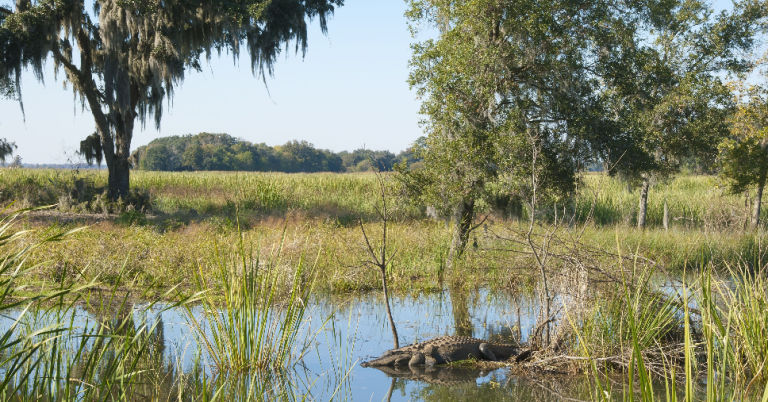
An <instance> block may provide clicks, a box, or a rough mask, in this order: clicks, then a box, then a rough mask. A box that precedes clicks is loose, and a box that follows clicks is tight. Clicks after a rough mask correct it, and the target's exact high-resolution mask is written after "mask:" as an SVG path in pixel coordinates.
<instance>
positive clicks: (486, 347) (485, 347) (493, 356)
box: [479, 342, 499, 362]
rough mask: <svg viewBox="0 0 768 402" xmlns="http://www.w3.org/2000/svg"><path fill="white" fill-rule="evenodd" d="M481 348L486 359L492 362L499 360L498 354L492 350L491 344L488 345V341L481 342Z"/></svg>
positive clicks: (481, 352)
mask: <svg viewBox="0 0 768 402" xmlns="http://www.w3.org/2000/svg"><path fill="white" fill-rule="evenodd" d="M479 349H480V354H482V355H483V357H484V358H485V359H486V360H490V361H492V362H495V361H498V360H499V359H497V358H496V354H494V353H493V350H491V347H490V345H488V344H487V343H485V342H483V343H481V344H480V347H479Z"/></svg>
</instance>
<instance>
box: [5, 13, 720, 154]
mask: <svg viewBox="0 0 768 402" xmlns="http://www.w3.org/2000/svg"><path fill="white" fill-rule="evenodd" d="M9 3H10V1H9V0H0V5H5V6H9ZM729 4H730V1H729V0H717V1H715V3H714V5H715V7H716V8H717V9H722V8H724V7H728V5H729ZM405 8H406V5H405V1H404V0H383V1H382V0H347V1H346V2H345V5H344V6H343V7H341V8H339V9H338V10H337V11H336V14H335V15H334V16H333V17H332V18H331V19H330V21H329V24H328V25H329V27H328V35H327V36H323V35H322V34H321V32H320V29H319V27H318V23H317V21H313V23H312V25H311V30H310V33H309V49H308V52H307V54H306V57H305V58H304V59H302V58H301V55H297V54H295V53H294V52H293V51H292V48H291V51H288V52H285V53H284V55H283V56H282V57H281V59H280V61H279V62H278V63H277V64H276V65H275V74H274V76H273V77H268V79H267V86H266V87H265V85H264V83H263V82H262V81H261V79H259V78H257V77H254V76H253V75H252V74H251V70H250V63H249V60H248V59H247V57H248V56H247V55H244V57H243V59H242V60H241V61H240V62H239V63H238V64H237V65H235V64H233V61H232V58H231V57H230V56H227V55H223V56H222V57H220V58H218V57H216V58H214V59H212V60H211V63H210V64H209V65H205V66H204V71H203V72H201V73H195V72H190V73H189V74H188V76H187V78H186V80H185V81H184V82H183V83H182V84H181V86H180V87H178V88H177V89H176V93H175V96H174V98H173V99H172V100H171V104H169V105H166V107H165V113H164V117H163V120H162V126H161V128H160V130H156V129H155V127H154V123H151V122H150V123H148V124H147V127H146V128H144V129H140V128H139V129H137V130H136V131H135V132H134V137H133V142H132V148H133V149H135V148H136V147H138V146H140V145H144V144H146V143H148V142H150V141H151V140H153V139H154V138H157V137H161V136H168V135H179V134H188V133H193V134H194V133H198V132H202V131H207V132H224V133H228V134H230V135H233V136H235V137H239V138H243V139H245V140H248V141H251V142H265V143H267V144H269V145H279V144H283V143H285V142H287V141H289V140H293V139H299V140H307V141H309V142H311V143H313V144H315V146H317V147H319V148H326V149H331V150H334V151H341V150H353V149H356V148H361V147H365V148H368V149H376V150H378V149H388V150H391V151H393V152H399V151H400V150H402V149H404V148H406V147H407V146H408V145H410V144H411V143H412V142H413V141H414V140H415V139H416V138H418V137H419V136H420V135H422V130H421V128H420V127H419V124H418V121H419V118H420V117H419V114H418V109H419V103H418V101H417V99H416V97H415V94H414V93H413V92H412V91H411V90H410V89H409V88H408V84H407V83H406V80H407V78H408V59H409V57H410V43H411V42H412V38H411V37H410V34H409V33H408V29H407V25H406V21H405V18H404V16H403V13H404V11H405ZM47 71H48V74H47V75H46V81H45V84H41V83H39V82H37V81H36V80H35V78H34V76H33V75H32V74H31V73H29V72H27V73H26V74H24V78H23V82H22V90H23V92H22V93H23V97H24V105H25V110H26V121H24V120H23V118H22V114H21V111H20V109H19V105H18V103H17V102H15V101H11V100H0V138H2V137H5V138H7V139H10V140H11V141H14V142H15V143H16V144H17V145H18V149H17V154H19V155H21V157H22V159H23V161H24V162H25V163H66V162H68V161H77V160H78V157H77V156H76V155H75V153H74V150H75V149H76V148H77V146H78V144H79V141H80V140H82V139H83V138H84V137H85V136H87V135H88V134H90V133H92V132H93V131H94V123H93V119H92V117H91V114H90V112H88V111H87V110H86V111H81V109H80V103H79V101H77V102H75V100H74V97H73V94H72V92H71V90H69V89H63V88H62V82H61V81H60V80H59V81H56V80H55V79H54V77H53V74H52V68H51V66H50V63H49V66H48V70H47Z"/></svg>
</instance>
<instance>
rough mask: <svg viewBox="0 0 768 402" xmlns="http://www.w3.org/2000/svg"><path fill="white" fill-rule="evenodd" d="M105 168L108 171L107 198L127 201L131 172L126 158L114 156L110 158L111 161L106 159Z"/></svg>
mask: <svg viewBox="0 0 768 402" xmlns="http://www.w3.org/2000/svg"><path fill="white" fill-rule="evenodd" d="M107 169H108V171H109V180H108V183H109V191H108V196H109V199H110V200H113V201H115V200H117V199H119V198H122V199H123V201H127V199H128V190H129V188H130V172H131V170H130V164H129V162H128V158H121V157H118V156H115V157H114V158H112V163H109V161H107Z"/></svg>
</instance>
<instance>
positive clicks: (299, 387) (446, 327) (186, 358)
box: [0, 290, 590, 401]
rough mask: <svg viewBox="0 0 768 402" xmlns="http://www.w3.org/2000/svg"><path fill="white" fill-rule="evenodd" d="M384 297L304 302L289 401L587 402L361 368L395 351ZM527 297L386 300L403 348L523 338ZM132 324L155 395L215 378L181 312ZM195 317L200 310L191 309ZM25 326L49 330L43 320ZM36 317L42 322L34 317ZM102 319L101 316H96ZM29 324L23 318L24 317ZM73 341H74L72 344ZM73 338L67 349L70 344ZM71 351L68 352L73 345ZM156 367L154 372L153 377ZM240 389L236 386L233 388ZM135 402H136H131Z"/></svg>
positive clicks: (473, 380)
mask: <svg viewBox="0 0 768 402" xmlns="http://www.w3.org/2000/svg"><path fill="white" fill-rule="evenodd" d="M382 299H383V296H382V295H381V294H380V293H379V292H372V293H368V294H364V295H359V296H353V297H347V298H336V297H326V298H318V297H316V298H314V299H313V300H311V301H310V303H309V306H308V308H307V311H306V313H305V314H306V315H305V324H304V325H303V326H302V329H301V333H300V334H299V336H298V339H300V340H301V339H304V336H303V335H304V334H310V336H311V337H310V339H311V343H310V344H309V345H308V347H307V348H306V349H305V354H304V355H303V358H302V359H301V360H300V361H299V363H297V364H296V365H295V366H293V368H292V369H290V370H289V372H288V373H287V374H286V375H285V376H284V377H281V378H280V379H278V381H281V382H283V384H281V385H278V386H277V387H278V388H280V389H283V390H287V394H288V395H289V397H290V399H294V398H293V397H295V399H302V398H303V397H306V398H307V399H309V400H329V399H333V400H354V401H369V400H371V401H380V400H534V401H549V400H553V401H554V400H563V398H564V397H569V398H576V399H589V398H590V396H589V387H590V385H589V384H588V382H587V379H586V377H585V376H583V375H576V376H544V377H543V378H532V377H530V376H528V377H526V376H516V375H514V374H511V373H510V371H509V369H507V368H501V369H497V370H493V371H490V372H485V371H480V370H476V369H471V368H439V369H436V370H435V371H432V372H422V373H421V375H420V376H418V377H416V376H408V375H403V373H402V372H401V373H398V374H396V375H393V376H389V375H387V374H386V373H385V372H383V371H381V370H379V369H376V368H362V367H360V363H361V362H362V361H365V360H368V359H370V358H373V357H376V356H379V355H381V354H382V353H384V352H385V351H386V350H388V349H390V348H391V347H392V346H393V343H392V333H391V330H390V328H389V326H388V324H387V322H388V321H387V318H386V313H385V307H384V304H383V300H382ZM536 300H537V298H536V297H534V296H525V295H521V294H519V293H518V294H514V293H510V292H490V291H487V290H478V291H473V292H469V293H467V292H454V291H447V290H446V291H444V292H441V293H429V294H421V295H419V296H414V297H410V296H401V297H394V298H393V299H392V309H393V315H394V317H395V319H396V322H397V325H398V332H399V336H400V342H401V346H404V345H407V344H410V343H413V342H416V341H423V340H427V339H430V338H433V337H436V336H442V335H465V336H474V337H477V338H483V339H491V340H495V341H501V342H503V341H509V340H511V339H522V340H523V341H525V340H526V338H527V336H528V335H529V334H530V333H531V331H532V330H533V328H534V326H535V323H536V321H537V317H538V315H539V307H538V303H537V302H536ZM132 308H133V310H132V311H133V319H134V322H136V323H137V324H136V325H139V324H138V323H141V322H144V321H145V318H144V317H146V322H147V323H148V324H149V325H151V324H152V323H156V324H157V327H156V328H157V330H156V331H155V334H156V336H157V340H156V343H157V345H156V348H155V351H156V352H157V350H159V351H160V352H159V355H160V356H162V357H161V359H162V362H160V363H159V364H157V365H156V366H155V368H154V369H153V370H155V371H161V373H159V376H158V377H162V378H158V380H157V383H156V384H155V385H154V387H155V389H157V388H165V389H161V390H160V391H161V392H160V394H161V395H163V394H165V395H171V398H172V399H175V396H173V395H174V394H176V392H177V391H174V390H173V389H172V388H173V387H178V384H177V382H178V381H175V380H174V378H176V377H178V374H175V373H189V372H191V371H193V370H195V368H196V367H197V368H202V370H203V371H204V372H205V373H207V377H209V378H214V377H215V373H214V371H215V370H214V369H213V368H212V367H211V363H210V361H209V359H208V358H207V353H206V351H205V348H200V347H198V344H197V342H198V339H197V338H196V337H195V336H194V331H193V330H192V328H191V326H190V324H189V322H188V318H187V316H186V314H187V313H186V311H185V309H183V308H179V307H174V308H170V309H167V308H164V307H163V306H157V305H156V306H150V307H147V306H142V305H141V304H136V305H134V306H133V307H132ZM76 309H77V310H76V312H75V315H74V316H75V319H74V320H73V322H72V324H73V326H74V327H80V328H82V327H84V326H85V325H88V324H86V323H87V322H91V323H93V322H96V321H99V319H98V317H95V316H94V315H93V314H92V313H90V312H89V311H88V310H87V309H86V308H83V307H77V308H76ZM191 311H192V313H193V314H195V316H202V310H201V307H199V306H197V307H192V308H191ZM17 314H18V312H15V313H14V312H11V313H8V312H7V313H6V314H5V315H4V316H3V319H2V320H3V321H4V322H3V323H2V324H1V325H0V327H2V328H0V329H1V330H4V329H6V328H8V326H9V325H10V324H11V323H12V320H13V317H14V316H16V315H17ZM32 317H38V319H37V321H34V322H31V323H30V325H31V326H33V327H34V326H37V327H42V326H44V325H46V320H45V318H44V317H45V315H44V314H42V315H41V314H40V313H37V314H32ZM40 317H43V318H40ZM101 320H102V321H103V320H104V317H102V318H101ZM27 321H29V319H27ZM72 339H74V340H75V341H73V340H72ZM76 339H80V338H77V337H72V338H70V341H69V342H77V341H76ZM74 346H75V345H71V346H70V347H74ZM157 367H159V368H160V369H159V370H158V368H157ZM238 386H240V385H238ZM138 399H141V398H138Z"/></svg>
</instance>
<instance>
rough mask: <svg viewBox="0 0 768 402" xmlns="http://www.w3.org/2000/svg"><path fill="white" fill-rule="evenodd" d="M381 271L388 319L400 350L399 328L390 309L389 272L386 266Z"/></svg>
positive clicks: (395, 342)
mask: <svg viewBox="0 0 768 402" xmlns="http://www.w3.org/2000/svg"><path fill="white" fill-rule="evenodd" d="M379 269H380V270H381V287H382V288H383V289H384V305H385V306H386V307H387V318H388V319H389V327H390V328H392V340H393V341H394V344H395V349H398V348H400V339H398V336H397V328H396V327H395V320H394V319H393V318H392V310H391V309H390V308H389V289H387V270H386V266H384V267H379Z"/></svg>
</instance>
